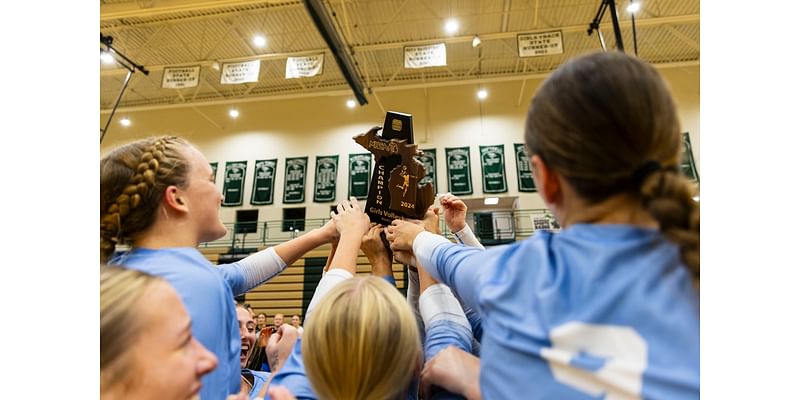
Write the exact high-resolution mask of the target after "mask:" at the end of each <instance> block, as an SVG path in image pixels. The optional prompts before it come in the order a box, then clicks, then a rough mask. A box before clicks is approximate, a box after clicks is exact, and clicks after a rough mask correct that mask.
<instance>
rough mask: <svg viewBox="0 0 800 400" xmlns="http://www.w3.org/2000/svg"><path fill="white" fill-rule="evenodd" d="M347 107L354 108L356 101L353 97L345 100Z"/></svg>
mask: <svg viewBox="0 0 800 400" xmlns="http://www.w3.org/2000/svg"><path fill="white" fill-rule="evenodd" d="M347 108H356V101H355V100H353V99H350V100H347Z"/></svg>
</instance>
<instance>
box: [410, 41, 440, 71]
mask: <svg viewBox="0 0 800 400" xmlns="http://www.w3.org/2000/svg"><path fill="white" fill-rule="evenodd" d="M403 52H404V53H405V54H404V56H403V58H404V59H405V67H406V68H427V67H440V66H442V65H447V47H446V46H445V45H444V43H437V44H431V45H427V46H409V47H404V48H403Z"/></svg>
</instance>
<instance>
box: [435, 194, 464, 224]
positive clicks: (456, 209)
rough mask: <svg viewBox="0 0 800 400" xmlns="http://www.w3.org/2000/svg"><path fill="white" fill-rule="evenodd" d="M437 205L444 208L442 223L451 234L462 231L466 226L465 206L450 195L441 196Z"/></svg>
mask: <svg viewBox="0 0 800 400" xmlns="http://www.w3.org/2000/svg"><path fill="white" fill-rule="evenodd" d="M439 203H440V204H441V205H442V208H444V223H445V224H447V227H448V228H450V230H451V231H452V232H458V231H460V230H462V229H464V226H465V225H466V224H467V205H466V204H464V202H463V201H461V199H459V198H458V197H456V196H454V195H452V194H450V193H447V194H443V195H441V197H439Z"/></svg>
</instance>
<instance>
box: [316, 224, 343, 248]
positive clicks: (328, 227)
mask: <svg viewBox="0 0 800 400" xmlns="http://www.w3.org/2000/svg"><path fill="white" fill-rule="evenodd" d="M319 229H320V231H321V232H322V234H323V235H325V238H327V239H328V243H333V242H335V241H337V240H339V231H338V230H336V222H334V221H333V219H330V220H328V222H326V223H325V225H323V226H322V227H321V228H319Z"/></svg>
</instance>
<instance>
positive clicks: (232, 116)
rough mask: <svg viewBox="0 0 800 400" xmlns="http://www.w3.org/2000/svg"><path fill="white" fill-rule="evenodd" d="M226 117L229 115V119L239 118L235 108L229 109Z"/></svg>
mask: <svg viewBox="0 0 800 400" xmlns="http://www.w3.org/2000/svg"><path fill="white" fill-rule="evenodd" d="M228 115H230V116H231V118H238V117H239V110H237V109H235V108H231V110H230V111H228Z"/></svg>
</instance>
